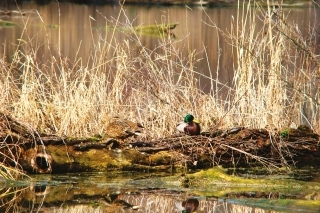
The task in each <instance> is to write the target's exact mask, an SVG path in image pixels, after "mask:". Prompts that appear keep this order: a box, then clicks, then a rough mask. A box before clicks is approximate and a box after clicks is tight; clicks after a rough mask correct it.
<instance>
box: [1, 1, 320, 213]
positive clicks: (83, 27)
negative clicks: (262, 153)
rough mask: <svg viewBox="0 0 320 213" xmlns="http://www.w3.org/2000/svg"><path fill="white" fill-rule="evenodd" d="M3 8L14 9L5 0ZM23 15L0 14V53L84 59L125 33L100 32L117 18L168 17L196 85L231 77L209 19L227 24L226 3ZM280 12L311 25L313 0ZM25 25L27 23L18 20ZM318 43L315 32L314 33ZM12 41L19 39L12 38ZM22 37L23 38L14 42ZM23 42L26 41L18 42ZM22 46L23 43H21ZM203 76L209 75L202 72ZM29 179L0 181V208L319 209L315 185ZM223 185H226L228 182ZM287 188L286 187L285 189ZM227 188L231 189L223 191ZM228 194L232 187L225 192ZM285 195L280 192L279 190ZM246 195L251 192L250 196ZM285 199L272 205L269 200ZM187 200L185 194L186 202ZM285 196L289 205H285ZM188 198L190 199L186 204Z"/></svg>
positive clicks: (229, 59) (231, 15)
mask: <svg viewBox="0 0 320 213" xmlns="http://www.w3.org/2000/svg"><path fill="white" fill-rule="evenodd" d="M6 9H8V10H9V11H16V10H18V8H17V7H16V6H10V7H8V8H6ZM19 9H20V10H21V11H24V15H23V16H21V15H16V13H14V12H12V13H10V14H5V13H2V14H1V19H2V20H8V21H13V22H14V23H17V25H15V26H10V27H1V28H0V32H1V36H0V44H1V46H0V50H1V51H0V58H1V59H3V58H5V59H6V60H7V62H10V60H11V57H12V56H13V55H14V53H15V52H16V51H17V48H18V49H19V50H20V51H21V52H22V53H23V52H28V51H31V50H32V51H34V50H36V52H34V54H35V55H36V56H37V60H38V62H39V63H40V62H41V63H44V64H45V63H46V62H47V61H51V60H52V58H53V57H55V58H59V57H60V56H63V57H65V58H67V59H68V60H69V61H70V63H72V62H74V61H76V60H78V59H79V58H80V59H81V63H83V64H87V63H90V60H91V59H92V57H93V55H94V53H93V47H94V46H95V45H101V43H99V42H100V41H103V40H104V41H105V42H108V41H109V39H110V37H112V38H113V39H114V40H113V41H115V42H123V41H125V40H127V39H129V37H128V35H127V34H125V33H120V32H116V33H115V34H114V35H113V34H112V33H111V32H112V31H111V32H109V31H106V30H105V29H106V26H112V25H114V24H115V23H116V22H117V21H119V23H121V24H129V25H132V26H139V25H148V24H161V23H176V22H178V23H179V25H178V26H177V27H176V28H175V29H174V30H173V31H172V33H173V34H174V35H173V38H174V39H175V45H176V47H177V49H179V50H180V51H181V53H179V54H180V55H181V58H184V57H186V56H187V55H188V54H189V53H190V52H192V51H194V50H196V58H197V60H198V61H197V63H196V64H195V70H196V71H197V72H198V74H199V85H200V87H201V88H202V89H203V91H205V92H208V90H209V89H210V88H208V86H207V85H209V84H211V83H212V82H211V80H210V78H214V79H218V80H219V82H221V84H222V85H223V84H231V83H232V78H233V69H234V64H233V61H234V58H233V56H232V48H231V47H230V45H229V44H228V43H227V42H226V41H225V40H224V38H223V37H221V35H219V34H218V31H217V28H215V27H213V26H212V25H209V23H211V24H212V23H215V24H216V26H217V27H218V28H220V29H222V30H226V31H228V30H230V28H231V25H232V23H234V19H235V17H236V16H237V12H238V9H237V7H236V6H230V7H213V8H202V7H191V8H190V7H187V6H185V7H184V6H172V7H164V6H152V7H146V6H132V5H128V6H125V7H124V11H125V13H123V12H120V11H121V8H120V7H119V6H115V5H99V6H98V5H84V4H83V5H80V4H72V3H57V2H51V3H49V4H46V5H37V4H36V3H35V2H26V3H23V4H21V5H19ZM284 12H285V14H286V16H287V17H288V20H290V21H291V22H294V23H295V24H296V25H297V26H299V29H300V30H301V31H302V32H305V33H306V32H307V31H308V28H309V27H310V26H317V24H318V23H317V22H319V18H317V17H318V16H319V15H320V14H319V13H320V10H319V8H318V7H315V8H314V7H312V6H310V7H309V6H304V7H299V8H296V7H287V8H284ZM258 24H259V23H258ZM25 26H27V27H25ZM160 39H161V38H160V37H158V36H151V35H141V38H140V41H141V43H142V44H143V45H144V46H146V47H147V48H149V49H151V50H155V51H161V45H160V42H159V40H160ZM318 42H319V39H318ZM19 43H20V46H17V44H19ZM21 44H23V45H21ZM25 44H27V45H25ZM29 45H30V46H29ZM208 76H209V77H210V78H208ZM32 179H33V181H31V183H30V181H27V182H21V183H7V184H6V185H5V184H3V187H2V189H1V194H2V196H1V202H2V203H1V212H182V211H183V205H182V204H183V201H185V203H188V201H190V199H196V200H197V201H198V202H199V204H198V208H197V212H198V213H200V212H261V213H263V212H319V211H320V210H319V209H320V207H319V206H317V205H316V204H317V203H319V199H320V195H319V193H318V190H319V186H318V188H315V189H314V191H312V190H311V191H310V192H308V193H309V194H306V195H301V196H302V197H299V196H300V194H299V193H297V192H296V191H290V190H289V191H286V192H283V191H282V192H279V191H266V192H265V194H263V193H261V194H263V196H262V195H261V197H262V198H260V199H258V198H255V199H248V195H252V196H253V195H254V194H256V192H254V191H251V192H248V191H245V192H244V193H243V198H242V199H239V197H238V196H236V198H232V196H231V197H229V198H226V197H225V195H224V196H221V197H219V194H220V193H219V190H225V188H224V189H221V188H219V189H216V191H215V190H213V189H211V191H210V190H208V189H204V188H192V187H191V188H190V187H188V188H186V187H183V186H182V185H181V184H180V183H177V182H174V181H172V182H169V183H168V182H164V181H162V179H161V178H160V177H159V175H158V174H136V173H121V174H113V173H96V174H86V173H83V174H67V175H39V176H32ZM229 190H230V189H229ZM286 190H287V189H286ZM230 192H232V189H231V190H230ZM230 194H232V193H230ZM284 195H285V196H284ZM253 197H254V196H253ZM293 197H299V200H312V201H313V200H314V205H313V206H312V207H309V208H305V207H302V206H299V204H298V202H297V204H294V203H295V200H292V198H293ZM281 199H284V200H285V201H286V202H283V203H282V204H279V203H277V204H275V202H273V201H279V200H281ZM190 202H191V201H190ZM288 203H289V204H288ZM190 205H191V206H192V205H195V204H194V203H193V204H192V203H190Z"/></svg>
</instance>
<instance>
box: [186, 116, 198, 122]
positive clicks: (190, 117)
mask: <svg viewBox="0 0 320 213" xmlns="http://www.w3.org/2000/svg"><path fill="white" fill-rule="evenodd" d="M192 121H193V122H194V123H200V122H199V121H198V120H197V119H196V118H194V117H193V115H191V114H187V115H186V117H184V122H185V123H190V122H192Z"/></svg>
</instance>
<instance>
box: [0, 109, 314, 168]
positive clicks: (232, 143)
mask: <svg viewBox="0 0 320 213" xmlns="http://www.w3.org/2000/svg"><path fill="white" fill-rule="evenodd" d="M0 160H1V162H3V163H5V164H7V165H11V166H15V167H17V165H18V166H20V168H21V169H22V170H24V171H26V172H29V173H63V172H83V171H87V172H88V171H106V170H148V171H151V170H173V169H185V168H186V167H187V168H191V169H199V168H210V167H212V166H214V165H222V166H225V167H249V166H257V165H258V166H261V165H262V166H266V167H268V168H279V167H282V166H286V167H292V166H294V167H304V166H317V165H319V162H320V151H319V135H317V134H315V133H313V132H312V131H311V130H310V129H309V128H307V127H305V126H300V127H298V128H297V129H290V128H286V129H283V130H281V131H277V132H270V131H268V130H267V129H248V128H244V127H235V128H231V129H228V130H216V131H213V132H203V133H201V135H199V136H187V135H181V134H177V135H172V136H170V137H166V138H161V139H154V140H152V141H143V140H139V139H132V140H131V141H127V142H126V144H125V146H124V147H121V148H120V144H119V142H118V141H117V140H115V139H113V138H104V137H103V136H100V135H96V136H93V137H87V138H68V137H61V136H57V135H45V134H41V133H39V132H37V131H35V130H33V129H32V128H31V127H29V126H27V125H25V124H23V123H21V122H18V121H17V120H15V119H13V118H11V117H10V116H8V115H5V114H3V113H0Z"/></svg>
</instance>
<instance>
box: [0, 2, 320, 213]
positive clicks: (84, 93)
mask: <svg viewBox="0 0 320 213" xmlns="http://www.w3.org/2000/svg"><path fill="white" fill-rule="evenodd" d="M313 6H314V7H313V8H311V7H310V8H308V9H309V10H312V11H314V14H315V15H314V20H317V19H316V17H317V14H316V8H318V5H316V4H315V5H313ZM237 7H238V8H237V11H238V13H237V14H235V15H234V16H232V18H231V22H230V23H229V24H230V28H228V30H225V29H223V28H221V27H219V26H217V25H216V23H215V21H214V20H212V19H211V17H210V16H209V15H208V14H207V12H206V9H205V8H201V9H202V10H203V13H204V14H205V18H206V21H202V24H205V25H206V26H208V27H210V28H213V29H215V31H216V33H217V34H219V35H220V36H221V37H219V38H223V40H225V41H226V43H227V44H228V45H229V46H228V47H229V48H231V49H232V55H231V56H230V57H231V58H232V64H231V65H230V66H231V67H233V76H232V79H233V80H232V82H231V83H230V84H225V83H221V82H220V81H219V78H218V76H221V75H224V73H221V72H220V71H221V67H220V64H219V63H218V64H217V67H211V66H210V65H208V67H209V72H208V73H209V74H208V75H204V74H203V73H200V72H199V71H198V69H196V68H197V64H198V63H199V62H200V61H207V62H208V64H209V61H210V60H211V59H210V58H199V57H198V56H199V54H198V52H197V50H194V49H189V48H186V49H187V51H186V52H187V55H186V56H185V54H183V53H182V50H181V49H179V48H178V47H177V46H179V44H181V43H183V44H185V46H189V44H190V42H192V41H190V40H188V37H187V36H186V37H184V38H179V39H177V38H175V36H174V33H173V32H174V30H172V31H170V30H166V31H159V33H157V35H156V36H157V39H158V43H157V45H156V46H155V47H154V48H150V47H146V45H144V44H143V42H142V41H141V38H142V37H143V34H142V32H139V31H137V30H136V29H137V27H140V26H135V25H134V21H133V20H131V19H130V18H129V17H128V15H127V13H128V11H127V10H126V9H125V6H121V8H120V10H119V11H120V12H119V13H118V15H117V16H115V17H106V16H104V15H102V14H99V13H98V12H97V13H98V14H99V15H100V16H102V17H103V18H104V19H105V23H106V24H105V26H104V27H102V28H99V29H98V28H95V27H92V28H91V29H90V38H89V37H88V39H91V40H92V43H93V45H92V47H91V48H90V49H89V50H88V51H87V55H88V57H87V58H86V59H84V58H82V57H80V56H79V55H80V54H78V53H79V52H80V49H81V48H82V47H81V43H79V46H77V47H73V48H75V49H76V51H75V52H76V54H75V57H74V58H69V57H66V56H65V55H66V53H64V52H63V51H62V49H63V48H62V44H65V41H62V39H61V38H60V37H59V40H58V42H57V43H51V42H50V41H51V40H50V37H51V29H55V30H56V31H57V32H58V34H59V35H60V34H61V33H62V32H63V31H65V30H68V29H66V28H61V27H60V25H59V24H57V25H51V24H47V23H46V22H45V21H43V18H42V14H40V13H39V12H37V11H32V16H37V18H38V19H39V20H41V24H39V25H37V26H36V27H37V28H38V29H39V32H40V33H41V35H42V36H41V35H40V33H38V34H31V33H30V31H29V27H30V25H32V18H30V17H28V16H24V17H23V18H21V20H19V21H17V20H15V22H14V23H15V24H17V26H19V27H21V29H22V33H21V36H20V37H19V38H17V44H15V45H16V46H15V47H16V48H15V51H14V53H13V54H12V55H11V54H10V55H8V54H7V52H6V49H5V48H4V49H2V53H1V59H0V76H1V77H0V91H2V95H1V96H0V103H1V106H0V110H1V112H4V113H6V114H9V115H10V116H12V117H14V118H16V119H17V120H19V121H21V122H22V123H24V124H25V126H27V127H28V128H30V132H33V133H35V134H34V136H35V137H38V135H41V134H42V133H44V134H48V135H58V136H62V137H69V138H72V137H88V136H94V135H97V134H99V135H104V134H105V127H106V123H108V121H109V120H110V119H111V118H113V117H115V116H121V117H124V118H126V119H129V120H132V121H135V122H139V123H141V124H142V125H143V126H144V130H145V132H144V135H143V136H141V138H139V139H140V140H144V141H150V140H152V139H156V140H157V139H161V138H163V137H167V136H170V135H173V134H174V133H176V129H175V126H176V123H177V122H178V121H180V120H181V119H182V118H183V116H184V115H185V114H186V113H192V114H193V115H195V116H196V117H197V118H198V120H200V121H201V126H202V129H203V131H214V130H217V129H228V128H231V127H234V126H244V127H247V128H264V129H266V130H267V131H268V132H269V133H270V134H276V133H277V132H278V131H279V130H281V129H286V128H289V127H293V128H296V127H298V126H299V125H301V124H303V125H306V126H308V127H309V128H310V129H311V130H312V131H313V132H314V133H318V134H319V133H320V126H319V119H320V118H319V89H318V87H319V77H320V76H319V73H320V65H319V61H320V60H319V50H320V49H319V41H318V38H319V32H318V26H319V23H317V21H315V22H312V23H313V25H311V24H310V25H309V24H308V25H304V26H299V25H297V24H296V23H294V22H290V21H288V19H287V16H288V14H289V12H286V11H285V10H283V8H282V5H281V2H280V3H279V5H278V6H277V7H274V6H273V5H267V6H261V5H260V4H259V3H258V2H251V3H241V2H239V3H238V5H237ZM60 10H61V8H60V7H59V4H57V12H58V13H59V14H60ZM186 10H190V8H186ZM89 20H90V23H94V21H95V18H94V17H89ZM123 20H124V21H123ZM169 20H170V19H169V17H166V18H165V19H164V22H165V24H169ZM258 22H259V23H262V26H261V27H257V25H256V23H258ZM310 23H311V21H310ZM4 27H6V26H4ZM70 27H71V26H70ZM178 27H181V25H179V26H178ZM182 27H183V26H182ZM302 28H303V29H302ZM123 29H126V30H123ZM138 29H139V28H138ZM119 31H121V32H120V33H122V34H123V35H124V36H123V37H120V38H118V37H116V36H115V34H116V33H119ZM306 31H307V33H305V32H306ZM302 32H304V33H302ZM70 33H73V32H70ZM43 35H45V36H43ZM149 36H150V35H149ZM152 36H155V35H154V34H153V35H152ZM40 38H45V39H40ZM219 42H220V41H218V42H217V43H218V44H219ZM5 45H7V44H3V46H5ZM208 45H210V44H208ZM212 48H216V49H217V52H218V55H220V54H221V52H220V49H221V48H222V47H212ZM43 49H44V50H45V52H46V53H49V54H47V55H50V56H49V57H47V56H46V57H44V56H43V55H42V54H41V51H40V50H43ZM183 51H185V49H184V50H183ZM203 51H204V52H205V53H206V49H204V50H203ZM217 60H218V59H217ZM199 76H201V78H205V79H207V80H208V82H210V85H206V90H204V89H203V85H201V82H200V80H199ZM0 124H1V123H0ZM0 127H1V125H0ZM270 143H271V145H272V146H274V147H277V146H278V144H276V143H277V141H273V140H271V141H270ZM38 145H39V144H38ZM8 146H9V145H8V144H5V143H1V148H2V150H3V149H6V148H8V150H12V149H19V145H18V144H10V147H8ZM40 146H43V144H40ZM43 147H45V146H43ZM43 149H44V150H45V148H43ZM2 154H4V155H5V157H6V159H9V160H10V161H11V162H12V163H13V164H15V165H16V167H15V169H17V170H19V169H21V167H20V166H19V163H18V161H19V158H20V157H21V156H16V155H14V154H12V153H11V152H10V151H9V152H7V153H2ZM286 166H287V165H286ZM1 171H3V174H1V176H3V177H5V178H6V179H16V178H17V176H15V175H12V174H13V173H12V172H13V171H15V170H13V171H11V168H9V167H6V165H3V169H2V170H1ZM18 174H20V175H21V174H22V173H18ZM9 191H10V190H9ZM13 191H15V190H13ZM19 193H20V192H19V191H18V194H19ZM106 193H107V192H106ZM108 193H109V192H108ZM312 193H313V194H312ZM198 195H199V194H198ZM307 195H310V196H311V195H312V196H311V197H312V199H315V200H317V199H318V198H317V196H318V194H317V193H316V192H310V193H309V194H306V195H305V196H307ZM313 195H314V196H313ZM141 199H143V198H141ZM303 199H308V198H306V197H304V198H303ZM312 199H310V200H312ZM163 202H167V201H163ZM168 202H171V203H172V201H171V200H169V201H168ZM316 204H317V203H316ZM157 205H158V206H160V205H161V204H157ZM203 205H205V204H203ZM78 207H79V206H77V207H76V208H78ZM79 208H82V207H79ZM86 208H87V207H86ZM88 208H89V207H88ZM210 208H211V207H210ZM239 208H240V209H241V207H239ZM57 211H59V210H57ZM66 211H68V210H66ZM74 211H76V210H74ZM90 211H91V210H90ZM92 211H95V209H94V208H93V209H92ZM248 211H251V209H249V210H248Z"/></svg>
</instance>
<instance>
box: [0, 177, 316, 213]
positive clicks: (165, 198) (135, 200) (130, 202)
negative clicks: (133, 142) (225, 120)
mask: <svg viewBox="0 0 320 213" xmlns="http://www.w3.org/2000/svg"><path fill="white" fill-rule="evenodd" d="M130 176H131V177H133V176H134V177H136V178H135V179H134V180H133V179H132V178H131V177H130ZM162 178H164V177H162V175H160V176H159V174H150V175H146V174H133V173H115V174H111V173H108V174H104V173H90V174H86V173H82V174H67V175H52V176H51V175H39V176H33V177H32V179H33V181H32V183H30V181H26V182H23V181H22V182H12V183H7V186H6V187H5V186H4V187H2V190H1V196H0V197H1V198H0V201H1V207H0V212H13V213H18V212H19V213H21V212H139V213H140V212H141V213H142V212H163V213H181V212H197V213H224V212H228V213H233V212H242V213H244V212H261V213H263V212H268V213H271V212H274V213H276V212H278V210H273V209H276V205H274V203H272V202H268V198H266V199H259V200H254V199H251V200H248V199H243V198H242V199H241V198H240V197H236V196H231V197H230V198H228V197H221V198H219V199H218V198H217V197H214V196H209V195H203V191H205V190H206V189H201V188H197V189H193V190H190V189H186V188H183V187H181V186H180V185H178V184H176V183H175V184H174V183H166V182H164V181H162V180H163V179H162ZM10 186H11V187H10ZM216 193H217V194H219V192H216ZM232 197H233V198H232ZM278 199H281V198H278ZM284 201H286V200H284ZM287 201H288V200H287ZM287 201H286V206H278V207H277V208H278V209H279V211H280V212H292V209H293V206H291V207H290V205H289V204H288V202H287ZM259 205H260V206H263V208H259V207H257V206H259ZM299 208H300V207H299ZM300 210H301V211H302V212H304V211H306V212H318V211H319V208H314V211H313V210H312V209H311V208H310V209H308V210H304V209H303V208H300Z"/></svg>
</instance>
